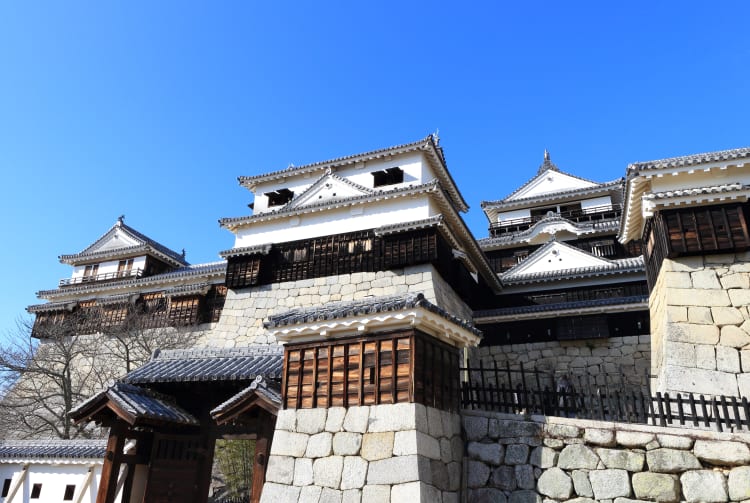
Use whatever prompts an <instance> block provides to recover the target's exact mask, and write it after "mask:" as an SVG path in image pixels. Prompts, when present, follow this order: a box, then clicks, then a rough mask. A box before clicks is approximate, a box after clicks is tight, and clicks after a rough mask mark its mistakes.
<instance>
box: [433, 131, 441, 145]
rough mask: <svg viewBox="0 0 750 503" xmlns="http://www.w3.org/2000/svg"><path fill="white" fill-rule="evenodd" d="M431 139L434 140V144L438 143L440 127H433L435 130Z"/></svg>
mask: <svg viewBox="0 0 750 503" xmlns="http://www.w3.org/2000/svg"><path fill="white" fill-rule="evenodd" d="M432 139H433V140H434V141H435V145H440V128H435V132H434V133H432Z"/></svg>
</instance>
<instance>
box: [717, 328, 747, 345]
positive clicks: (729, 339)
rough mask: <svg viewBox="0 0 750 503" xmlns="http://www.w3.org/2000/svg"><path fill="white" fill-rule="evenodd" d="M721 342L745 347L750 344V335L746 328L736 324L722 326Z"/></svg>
mask: <svg viewBox="0 0 750 503" xmlns="http://www.w3.org/2000/svg"><path fill="white" fill-rule="evenodd" d="M719 344H721V345H722V346H728V347H730V348H743V347H745V346H747V345H748V344H750V335H748V333H747V332H745V330H744V329H742V328H740V327H736V326H734V325H727V326H724V327H721V339H720V341H719Z"/></svg>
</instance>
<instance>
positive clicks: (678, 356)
mask: <svg viewBox="0 0 750 503" xmlns="http://www.w3.org/2000/svg"><path fill="white" fill-rule="evenodd" d="M695 358H696V357H695V345H693V344H689V343H686V342H670V343H669V344H668V351H666V352H665V354H664V361H665V363H666V364H667V365H677V366H679V367H691V368H692V367H695V366H696V359H695Z"/></svg>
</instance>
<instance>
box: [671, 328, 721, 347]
mask: <svg viewBox="0 0 750 503" xmlns="http://www.w3.org/2000/svg"><path fill="white" fill-rule="evenodd" d="M667 340H668V341H674V342H685V343H688V344H717V343H718V342H719V327H717V326H715V325H696V324H692V323H671V324H669V325H667Z"/></svg>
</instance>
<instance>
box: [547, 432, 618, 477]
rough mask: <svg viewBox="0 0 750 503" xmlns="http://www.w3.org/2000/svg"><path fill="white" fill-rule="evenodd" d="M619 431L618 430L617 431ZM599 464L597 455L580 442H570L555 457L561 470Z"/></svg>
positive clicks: (592, 466)
mask: <svg viewBox="0 0 750 503" xmlns="http://www.w3.org/2000/svg"><path fill="white" fill-rule="evenodd" d="M618 433H620V432H618ZM598 465H599V456H597V455H596V453H595V452H594V451H593V450H591V449H590V448H589V447H586V446H585V445H582V444H571V445H568V446H566V447H565V449H563V450H562V452H561V453H560V456H559V457H558V458H557V467H558V468H561V469H563V470H577V469H581V468H583V469H588V470H594V469H596V467H597V466H598Z"/></svg>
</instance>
